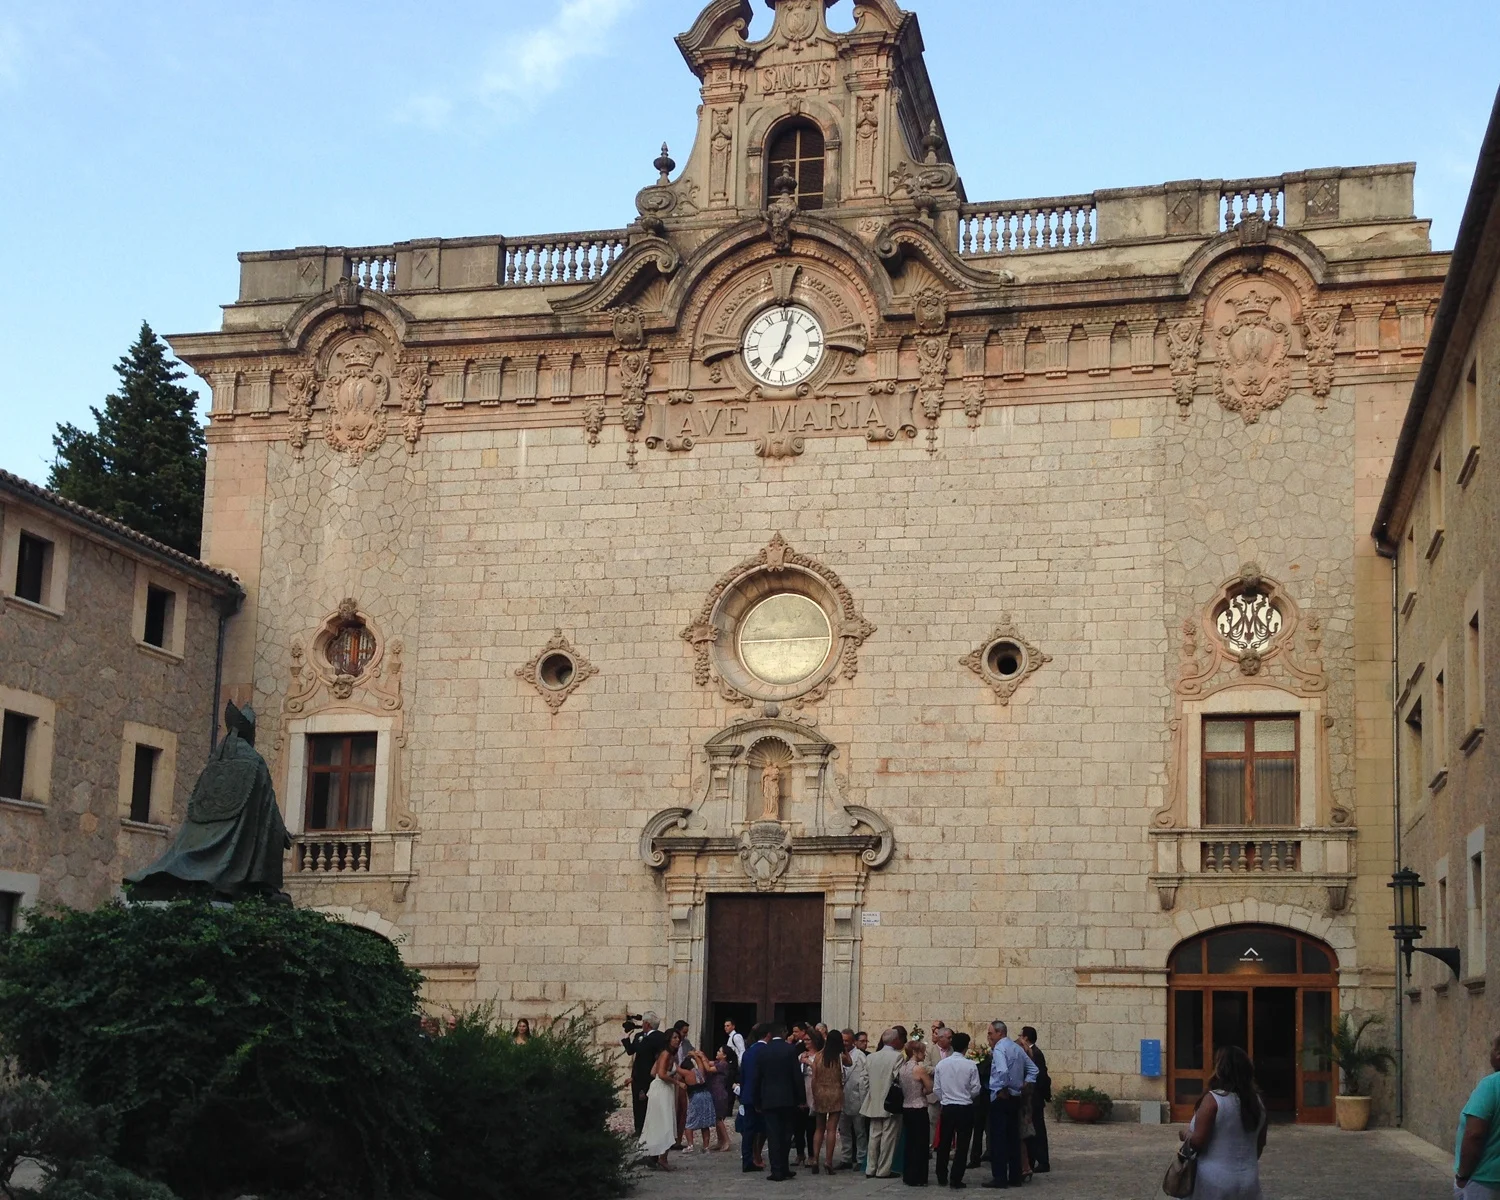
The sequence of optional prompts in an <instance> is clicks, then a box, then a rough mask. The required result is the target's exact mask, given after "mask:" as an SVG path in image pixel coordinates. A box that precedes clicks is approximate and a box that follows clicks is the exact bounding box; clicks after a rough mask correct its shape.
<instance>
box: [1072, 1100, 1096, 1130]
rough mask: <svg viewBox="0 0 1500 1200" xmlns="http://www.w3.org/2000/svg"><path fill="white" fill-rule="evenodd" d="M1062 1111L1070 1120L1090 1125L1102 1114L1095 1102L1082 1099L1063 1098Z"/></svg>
mask: <svg viewBox="0 0 1500 1200" xmlns="http://www.w3.org/2000/svg"><path fill="white" fill-rule="evenodd" d="M1063 1111H1064V1112H1066V1113H1067V1114H1068V1119H1069V1120H1070V1121H1077V1122H1078V1123H1079V1124H1080V1125H1092V1124H1093V1123H1094V1122H1095V1121H1097V1120H1098V1119H1099V1118H1100V1117H1101V1116H1102V1115H1103V1113H1102V1112H1101V1110H1100V1108H1099V1106H1098V1105H1097V1104H1089V1103H1087V1102H1085V1101H1083V1100H1064V1101H1063Z"/></svg>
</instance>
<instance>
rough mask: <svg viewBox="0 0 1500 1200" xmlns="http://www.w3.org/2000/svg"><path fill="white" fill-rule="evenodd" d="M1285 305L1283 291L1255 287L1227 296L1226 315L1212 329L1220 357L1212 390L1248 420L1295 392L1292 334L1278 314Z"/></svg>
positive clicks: (1252, 421)
mask: <svg viewBox="0 0 1500 1200" xmlns="http://www.w3.org/2000/svg"><path fill="white" fill-rule="evenodd" d="M1285 305H1286V301H1285V299H1284V298H1283V297H1282V296H1281V295H1280V293H1278V292H1276V291H1274V290H1272V289H1269V288H1262V287H1256V286H1252V287H1249V288H1247V289H1246V290H1244V291H1243V292H1240V293H1238V294H1237V295H1234V296H1232V297H1226V298H1225V301H1224V302H1223V303H1222V304H1221V306H1220V312H1221V313H1222V314H1223V319H1221V321H1220V322H1219V324H1218V325H1217V326H1216V328H1215V331H1214V332H1215V335H1216V337H1217V339H1218V341H1217V354H1218V360H1219V363H1218V366H1219V369H1218V373H1217V375H1216V377H1215V379H1214V394H1215V395H1216V396H1217V397H1218V399H1219V403H1220V404H1221V405H1223V407H1224V408H1226V409H1227V410H1229V411H1230V412H1237V413H1239V414H1240V416H1241V417H1242V418H1243V419H1244V421H1245V424H1246V425H1253V424H1254V423H1255V422H1257V421H1259V420H1260V415H1261V413H1263V412H1267V411H1269V410H1270V409H1274V408H1280V407H1281V404H1282V402H1283V401H1284V400H1285V399H1286V397H1287V393H1288V392H1290V391H1291V387H1292V368H1291V362H1290V360H1289V355H1290V354H1291V348H1292V340H1291V333H1290V331H1289V330H1288V327H1287V323H1286V322H1285V321H1283V320H1282V319H1281V318H1280V317H1279V316H1278V315H1277V314H1278V312H1279V311H1280V310H1281V309H1284V307H1285Z"/></svg>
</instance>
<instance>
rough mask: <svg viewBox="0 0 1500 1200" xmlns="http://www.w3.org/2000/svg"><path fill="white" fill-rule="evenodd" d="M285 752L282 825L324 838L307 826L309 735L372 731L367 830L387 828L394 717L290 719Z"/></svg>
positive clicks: (334, 714)
mask: <svg viewBox="0 0 1500 1200" xmlns="http://www.w3.org/2000/svg"><path fill="white" fill-rule="evenodd" d="M286 732H287V739H288V740H287V755H286V776H285V788H284V791H283V793H282V795H283V799H284V800H285V804H286V827H287V829H289V830H290V831H291V832H292V833H293V834H294V835H299V836H300V835H302V834H306V835H307V836H309V837H312V838H318V837H325V836H326V835H325V834H324V833H323V832H322V831H313V830H310V829H308V828H307V811H308V799H309V797H308V790H307V779H308V776H307V760H308V745H307V739H308V737H309V735H313V734H320V733H373V734H375V735H376V737H377V741H376V743H375V796H374V803H373V810H374V811H373V814H372V816H371V820H370V825H371V829H370V832H371V833H385V832H387V831H388V827H389V826H388V823H389V820H390V817H389V813H390V797H391V788H392V786H393V784H392V774H393V772H392V763H393V755H394V752H395V751H394V747H395V736H396V719H395V718H394V717H390V716H376V715H374V714H373V713H368V712H322V713H314V714H313V715H311V716H308V717H302V718H299V719H295V720H291V721H288V722H287V725H286Z"/></svg>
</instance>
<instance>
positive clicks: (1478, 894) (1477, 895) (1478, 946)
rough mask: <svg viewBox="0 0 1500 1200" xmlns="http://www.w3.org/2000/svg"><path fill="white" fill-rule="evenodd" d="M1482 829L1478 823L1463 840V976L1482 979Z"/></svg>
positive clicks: (1484, 943)
mask: <svg viewBox="0 0 1500 1200" xmlns="http://www.w3.org/2000/svg"><path fill="white" fill-rule="evenodd" d="M1484 843H1485V832H1484V826H1483V825H1481V826H1480V827H1479V828H1478V829H1475V830H1474V831H1473V832H1472V833H1470V834H1469V836H1468V838H1466V839H1465V842H1464V891H1465V892H1466V893H1467V895H1466V897H1465V906H1466V908H1467V915H1468V937H1467V939H1466V941H1467V943H1468V945H1467V949H1468V955H1467V959H1466V963H1465V965H1466V967H1467V972H1466V976H1465V977H1466V978H1468V979H1482V978H1483V977H1484V974H1485V967H1486V959H1487V958H1488V954H1487V953H1486V950H1487V937H1488V934H1489V921H1488V919H1487V917H1488V907H1489V906H1488V903H1487V900H1486V889H1485V880H1484V874H1485V862H1484V860H1485V853H1484V851H1485V844H1484Z"/></svg>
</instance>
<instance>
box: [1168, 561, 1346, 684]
mask: <svg viewBox="0 0 1500 1200" xmlns="http://www.w3.org/2000/svg"><path fill="white" fill-rule="evenodd" d="M1299 631H1300V635H1301V637H1300V640H1301V644H1302V649H1301V653H1300V654H1299V653H1296V652H1295V651H1294V646H1295V644H1296V642H1297V640H1298V634H1299ZM1226 668H1228V669H1229V670H1230V671H1231V672H1232V674H1231V675H1230V677H1229V678H1230V682H1233V681H1235V680H1236V679H1244V678H1250V677H1257V676H1263V675H1264V676H1267V677H1268V678H1269V677H1272V676H1274V677H1275V678H1274V679H1273V680H1272V681H1273V682H1284V683H1285V684H1286V685H1287V686H1289V687H1290V688H1291V689H1292V690H1293V691H1295V692H1297V693H1298V694H1300V695H1310V694H1315V693H1318V692H1322V691H1325V690H1326V689H1327V687H1328V680H1327V678H1326V676H1325V675H1324V672H1323V624H1322V621H1321V620H1320V619H1319V618H1318V617H1316V616H1309V617H1307V618H1306V619H1304V618H1303V616H1302V612H1301V609H1300V608H1299V607H1298V605H1297V603H1296V601H1294V600H1293V599H1292V598H1291V596H1290V595H1289V594H1288V593H1287V592H1286V590H1285V588H1283V587H1282V586H1281V584H1279V583H1278V582H1276V581H1275V580H1273V579H1269V578H1267V577H1266V576H1265V575H1263V574H1262V572H1261V569H1260V567H1259V566H1258V565H1257V564H1255V563H1246V564H1245V565H1244V566H1243V567H1241V568H1240V572H1239V574H1238V575H1235V576H1234V577H1232V578H1231V579H1228V580H1226V581H1225V582H1224V584H1223V585H1222V586H1221V587H1220V588H1219V590H1218V592H1217V594H1216V595H1215V596H1214V598H1213V599H1212V600H1211V601H1210V602H1209V603H1208V604H1207V605H1206V606H1205V607H1204V608H1203V609H1202V610H1201V611H1200V612H1199V614H1198V615H1197V616H1195V617H1189V618H1187V619H1186V620H1184V621H1183V623H1182V650H1181V663H1180V665H1179V667H1178V677H1177V684H1176V691H1177V692H1178V694H1179V695H1181V696H1201V695H1204V694H1206V693H1207V692H1209V691H1212V690H1214V688H1215V687H1216V686H1217V685H1216V682H1215V681H1216V677H1217V676H1219V675H1220V673H1221V672H1222V671H1224V670H1225V669H1226Z"/></svg>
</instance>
